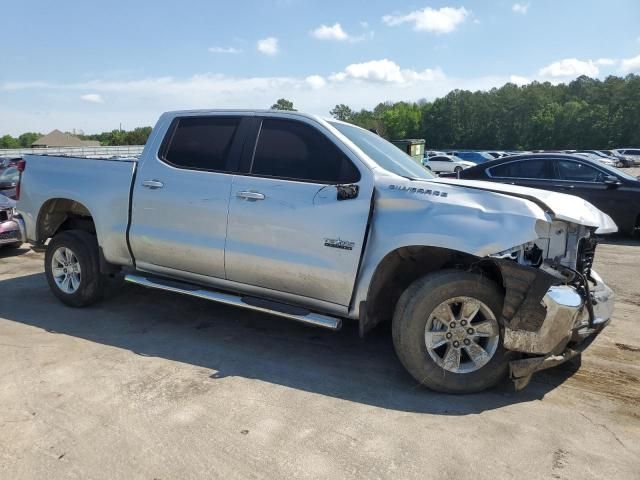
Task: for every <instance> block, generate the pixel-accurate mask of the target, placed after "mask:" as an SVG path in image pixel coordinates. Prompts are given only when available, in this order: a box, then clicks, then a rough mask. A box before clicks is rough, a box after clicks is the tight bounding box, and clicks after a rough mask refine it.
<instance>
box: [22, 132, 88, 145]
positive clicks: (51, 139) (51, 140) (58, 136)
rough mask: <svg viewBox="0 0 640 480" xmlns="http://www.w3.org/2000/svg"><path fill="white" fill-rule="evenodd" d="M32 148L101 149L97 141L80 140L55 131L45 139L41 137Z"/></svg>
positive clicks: (68, 134)
mask: <svg viewBox="0 0 640 480" xmlns="http://www.w3.org/2000/svg"><path fill="white" fill-rule="evenodd" d="M31 146H32V147H99V146H100V142H98V141H96V140H80V139H79V138H78V137H76V136H74V135H71V134H70V133H63V132H61V131H60V130H54V131H52V132H50V133H48V134H46V135H45V136H44V137H40V138H39V139H37V140H36V141H35V142H33V143H32V144H31Z"/></svg>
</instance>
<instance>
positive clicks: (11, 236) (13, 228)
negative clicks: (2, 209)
mask: <svg viewBox="0 0 640 480" xmlns="http://www.w3.org/2000/svg"><path fill="white" fill-rule="evenodd" d="M21 241H22V233H21V232H20V226H19V225H18V222H16V221H15V220H7V221H5V222H1V223H0V245H7V244H11V243H17V242H21Z"/></svg>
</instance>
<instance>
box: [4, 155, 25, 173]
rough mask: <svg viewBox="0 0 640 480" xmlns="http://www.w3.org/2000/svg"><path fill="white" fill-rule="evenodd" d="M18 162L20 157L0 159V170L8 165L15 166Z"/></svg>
mask: <svg viewBox="0 0 640 480" xmlns="http://www.w3.org/2000/svg"><path fill="white" fill-rule="evenodd" d="M20 160H21V157H0V170H1V169H3V168H7V167H8V166H10V165H15V164H16V163H18V161H20Z"/></svg>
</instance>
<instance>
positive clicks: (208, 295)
mask: <svg viewBox="0 0 640 480" xmlns="http://www.w3.org/2000/svg"><path fill="white" fill-rule="evenodd" d="M124 280H125V281H126V282H129V283H134V284H136V285H140V286H143V287H147V288H155V289H157V290H164V291H166V292H173V293H180V294H182V295H189V296H191V297H197V298H203V299H205V300H210V301H212V302H218V303H224V304H226V305H233V306H235V307H241V308H247V309H249V310H254V311H257V312H263V313H268V314H270V315H276V316H278V317H283V318H288V319H289V320H296V321H298V322H302V323H306V324H308V325H314V326H316V327H323V328H328V329H330V330H340V327H342V320H341V319H339V318H335V317H329V316H327V315H320V314H318V313H313V312H309V311H306V310H304V309H301V308H298V307H292V306H289V305H285V304H280V303H276V302H270V301H265V300H261V299H257V298H252V297H241V296H239V295H233V294H229V293H222V292H217V291H214V290H206V289H204V288H201V287H199V286H196V285H192V284H188V283H181V282H176V281H173V280H164V279H159V278H154V277H143V276H140V275H134V274H127V275H125V277H124Z"/></svg>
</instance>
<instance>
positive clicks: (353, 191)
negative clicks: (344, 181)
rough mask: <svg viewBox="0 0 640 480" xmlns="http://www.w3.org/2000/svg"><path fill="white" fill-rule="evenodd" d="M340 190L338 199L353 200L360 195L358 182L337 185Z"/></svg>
mask: <svg viewBox="0 0 640 480" xmlns="http://www.w3.org/2000/svg"><path fill="white" fill-rule="evenodd" d="M336 189H337V190H338V197H337V198H338V200H351V199H352V198H357V197H358V192H359V191H360V187H359V186H358V185H356V184H353V183H352V184H348V185H336Z"/></svg>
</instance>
